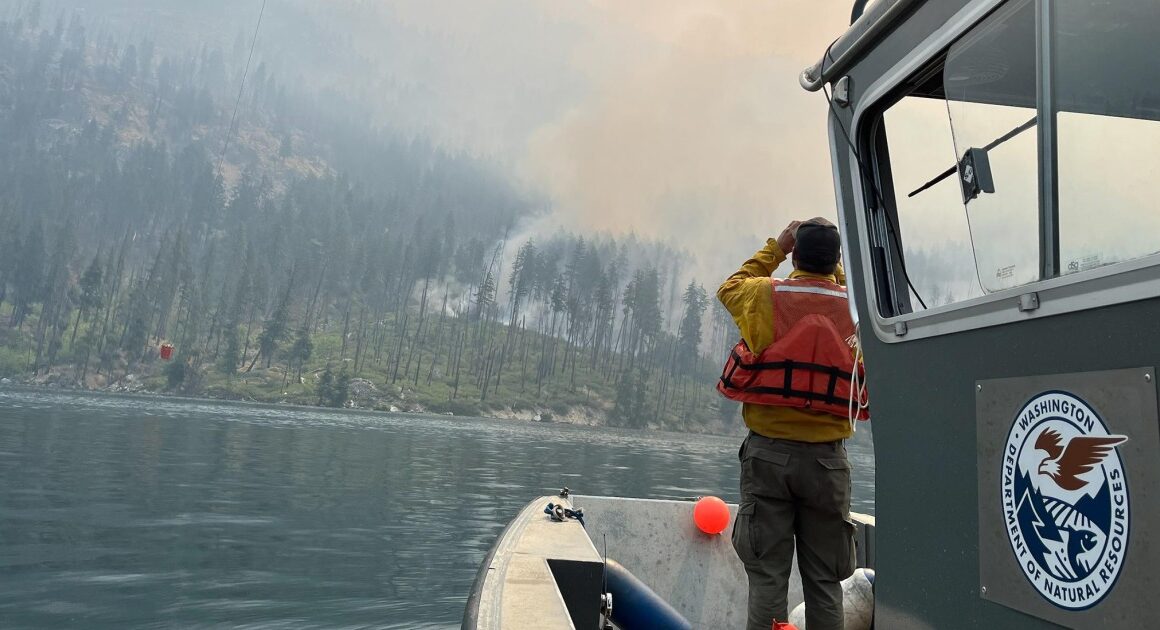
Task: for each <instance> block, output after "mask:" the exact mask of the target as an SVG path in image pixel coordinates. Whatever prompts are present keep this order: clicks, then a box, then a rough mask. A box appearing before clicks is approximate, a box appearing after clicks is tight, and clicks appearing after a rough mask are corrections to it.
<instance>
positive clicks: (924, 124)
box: [464, 0, 1160, 630]
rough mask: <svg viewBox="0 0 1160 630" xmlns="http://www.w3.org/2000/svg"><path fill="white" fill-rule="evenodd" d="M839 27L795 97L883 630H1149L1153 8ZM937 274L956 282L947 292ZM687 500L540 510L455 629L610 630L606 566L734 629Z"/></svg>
mask: <svg viewBox="0 0 1160 630" xmlns="http://www.w3.org/2000/svg"><path fill="white" fill-rule="evenodd" d="M853 17H854V20H853V22H852V24H851V26H850V28H849V29H848V30H847V31H846V32H845V33H844V34H842V35H841V36H840V37H839V38H838V39H837V40H835V41H834V42H833V43H831V44H830V45H828V46H825V47H824V51H823V53H822V55H821V59H820V60H819V61H818V62H817V63H816V64H814V65H812V66H810V67H809V68H807V69H805V70H804V71H803V72H802V73H801V77H800V83H801V86H802V87H803V88H804V89H806V90H808V91H811V92H817V93H819V98H818V106H819V107H825V108H826V110H825V111H826V115H827V118H828V144H829V148H830V154H831V157H832V170H833V182H834V191H835V197H836V202H837V209H838V219H839V226H840V228H841V232H842V236H843V255H844V263H845V268H846V271H847V283H848V288H849V292H850V296H851V298H852V299H851V300H850V302H851V308H852V309H853V310H854V315H855V321H857V322H858V337H859V341H860V345H861V349H862V352H863V355H864V358H865V365H866V371H867V379H868V387H869V391H871V392H873V394H872V398H873V407H874V420H875V422H874V424H875V426H874V450H875V460H876V466H875V516H876V517H877V518H880V519H881V521H882V522H881V525H876V524H875V523H874V521H873V519H863V522H862V527H860V528H859V541H858V544H859V556H860V564H863V565H864V566H867V567H872V568H873V569H874V571H875V579H874V582H873V624H874V627H876V628H888V629H891V630H894V629H903V630H906V629H911V628H914V629H932V628H937V629H940V630H941V629H944V628H976V627H988V628H1030V629H1038V628H1058V627H1065V628H1145V627H1152V626H1153V625H1154V624H1155V619H1154V618H1155V616H1156V606H1155V604H1154V603H1153V601H1152V600H1151V597H1152V596H1153V593H1154V591H1155V590H1156V587H1157V586H1160V580H1157V578H1156V577H1155V573H1156V567H1157V566H1160V545H1152V544H1151V541H1150V527H1151V524H1152V522H1153V521H1155V520H1157V519H1160V501H1158V499H1157V496H1156V495H1155V494H1154V493H1155V492H1156V489H1157V488H1160V467H1158V466H1157V465H1156V462H1157V461H1160V457H1158V456H1160V413H1158V410H1157V409H1158V406H1157V399H1158V393H1157V373H1156V369H1155V368H1156V366H1157V365H1158V364H1160V328H1157V326H1156V325H1155V322H1157V321H1160V254H1158V252H1160V213H1157V212H1155V210H1154V208H1153V206H1154V204H1155V201H1154V199H1155V191H1154V186H1153V183H1152V182H1153V179H1154V177H1153V175H1152V173H1154V172H1156V169H1155V166H1156V164H1155V162H1154V160H1155V159H1156V158H1155V156H1156V152H1157V149H1156V148H1155V147H1157V146H1160V142H1158V141H1160V124H1158V121H1160V80H1157V79H1160V66H1158V65H1157V64H1156V63H1155V61H1154V60H1153V59H1152V58H1151V55H1150V54H1149V51H1150V50H1151V49H1152V44H1153V42H1154V41H1155V40H1156V34H1157V31H1158V30H1160V3H1157V2H1155V0H1116V1H1115V2H1057V1H1055V0H937V1H936V0H929V1H923V0H878V1H877V2H874V3H871V4H870V5H869V6H866V3H865V2H864V1H861V0H860V1H859V2H858V3H857V4H856V5H855V8H854V16H853ZM819 47H821V46H819ZM823 97H824V101H823ZM932 252H933V253H932ZM940 256H941V257H943V258H947V259H950V260H954V261H956V263H955V264H956V265H957V267H956V268H957V269H959V270H966V271H967V273H965V275H964V276H962V277H952V276H946V277H942V278H941V279H942V280H945V282H940V275H939V274H938V273H936V271H937V266H936V265H935V264H934V263H933V262H932V261H933V260H937V258H938V257H940ZM549 503H551V504H552V506H553V507H552V509H550V510H549V512H555V511H556V510H555V508H556V507H558V506H560V505H565V506H567V507H566V508H563V510H564V511H565V514H566V513H567V512H568V511H570V512H575V511H576V508H580V507H582V508H583V517H584V521H585V524H584V525H581V524H580V522H579V521H578V520H577V519H575V518H569V517H567V516H563V517H562V518H560V519H554V518H553V514H545V513H544V509H545V508H548V504H549ZM690 506H691V504H690V503H688V502H680V501H648V500H644V499H629V498H616V497H593V496H571V497H541V498H538V499H535V500H533V501H532V502H530V503H529V504H528V505H527V506H526V507H525V508H524V509H523V511H522V512H520V514H519V516H517V517H516V518H515V519H514V520H513V521H512V523H511V524H510V525H509V526H508V528H507V529H506V530H505V531H504V533H503V534H502V535H501V536H500V537H499V540H498V541H497V544H496V547H495V548H494V549H493V550H492V552H491V554H489V556H488V557H487V559H486V560H485V561H484V563H483V565H482V566H481V569H480V574H479V579H478V580H477V581H476V584H475V588H474V590H473V592H472V594H471V598H470V600H469V605H468V608H467V611H466V613H465V618H464V627H465V628H472V629H475V628H479V629H487V630H491V629H500V628H503V629H507V628H524V627H529V628H530V627H537V628H549V627H561V628H567V627H575V628H600V627H608V623H609V622H608V621H605V620H604V619H603V617H602V615H603V613H601V612H600V611H601V610H602V606H603V607H604V610H605V611H606V612H607V608H608V603H609V602H610V601H611V604H612V610H611V612H612V615H610V617H615V616H616V611H617V608H618V607H620V606H622V605H624V604H625V602H622V601H619V600H620V599H623V598H616V597H612V598H609V597H608V593H609V591H608V590H606V586H607V584H608V583H609V582H608V580H607V576H608V572H609V570H610V569H609V567H610V566H612V562H610V561H612V560H615V561H616V562H617V563H618V565H617V568H616V570H617V571H619V570H621V568H623V569H624V570H626V571H627V572H629V573H631V574H632V575H633V576H635V577H636V578H638V582H639V584H640V585H641V586H640V588H642V589H643V590H642V591H641V593H643V594H642V595H641V596H640V597H639V598H636V599H632V602H634V603H632V604H631V605H632V606H634V607H638V608H647V609H649V610H652V609H654V608H655V609H656V610H657V611H658V612H657V613H656V614H658V615H664V614H668V611H666V610H663V606H661V604H665V605H667V606H669V607H671V608H672V609H673V610H675V611H676V612H677V613H678V614H679V615H680V616H681V617H683V618H684V620H685V621H686V622H687V623H688V624H689V626H691V627H698V628H730V627H740V626H742V625H743V623H742V621H741V620H742V618H743V611H744V610H745V605H744V599H745V596H744V591H745V589H744V584H745V578H744V574H743V572H741V571H740V566H739V563H738V562H737V561H736V558H735V557H733V556H732V555H731V554H732V550H731V549H730V547H729V543H728V538H727V535H728V533H727V532H726V534H725V536H718V537H709V536H704V535H700V534H699V533H698V532H697V531H696V530H694V529H691V528H692V525H690V521H689V513H690V510H691V507H690ZM556 516H559V514H556ZM634 597H635V596H634ZM638 600H639V601H643V602H644V603H643V604H640V603H636V602H637V601H638ZM658 600H660V601H659V602H658ZM577 610H583V611H584V612H583V614H582V615H579V614H577V613H575V612H574V611H577ZM630 612H635V611H630ZM612 623H614V624H615V619H613V620H612ZM569 624H571V625H569ZM602 624H603V625H602Z"/></svg>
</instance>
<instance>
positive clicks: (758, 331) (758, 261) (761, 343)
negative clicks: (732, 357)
mask: <svg viewBox="0 0 1160 630" xmlns="http://www.w3.org/2000/svg"><path fill="white" fill-rule="evenodd" d="M785 258H786V256H785V254H784V253H783V252H782V251H781V247H779V246H778V244H777V240H776V239H772V238H771V239H769V240H768V241H766V242H765V247H763V248H762V249H761V250H760V251H758V252H757V253H756V254H754V255H753V258H750V259H749V260H747V261H745V264H743V265H741V269H738V270H737V272H736V273H734V274H733V275H731V276H729V278H728V279H726V280H725V282H723V283H722V284H721V287H720V288H719V289H717V299H719V300H721V303H722V304H724V305H725V308H726V309H728V310H729V314H730V315H732V316H733V321H735V322H737V327H738V328H739V329H741V338H742V339H744V340H745V343H746V344H747V345H748V346H749V349H750V350H752V351H753V353H754V354H760V353H761V351H762V350H764V349H765V348H766V347H768V346H769V345H770V344H772V343H773V342H774V338H773V293H772V291H771V289H770V286H769V282H770V280H769V278H770V276H771V275H772V274H773V272H774V271H775V270H776V269H777V267H778V265H780V264H781V263H782V262H784V261H785ZM789 277H790V278H820V279H823V280H829V281H830V282H837V283H838V284H841V285H842V286H845V285H846V276H845V273H844V272H843V271H842V267H841V265H839V266H838V269H837V273H836V274H835V275H832V276H823V275H818V274H813V273H807V272H804V271H798V270H796V269H795V270H794V271H793V273H791V274H790V275H789ZM741 415H742V417H744V418H745V425H746V426H748V427H749V429H750V430H752V431H753V432H754V433H758V434H761V435H764V436H766V437H769V438H782V439H786V440H797V441H799V442H832V441H834V440H844V439H846V438H849V437H850V435H851V431H850V422H849V420H847V419H846V418H844V417H839V416H835V415H832V414H828V413H821V412H816V411H807V410H804V409H794V408H791V407H772V406H769V405H756V404H752V403H745V404H744V405H742V408H741Z"/></svg>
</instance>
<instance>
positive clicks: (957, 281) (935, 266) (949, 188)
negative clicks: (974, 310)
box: [883, 96, 982, 310]
mask: <svg viewBox="0 0 1160 630" xmlns="http://www.w3.org/2000/svg"><path fill="white" fill-rule="evenodd" d="M883 123H884V125H885V131H886V135H887V136H888V137H889V140H890V169H891V172H892V179H893V180H894V181H893V183H894V195H893V197H894V199H895V202H896V206H897V211H898V225H899V231H900V232H901V234H902V237H903V238H902V239H901V245H902V255H903V260H905V262H906V273H907V275H908V276H909V277H910V282H911V284H913V285H914V288H915V289H917V291H918V294H919V295H918V296H915V295H914V294H911V296H910V303H911V304H912V305H913V307H914V308H915V309H916V310H917V309H921V308H922V306H921V303H920V302H919V300H918V299H917V298H918V297H921V298H922V301H923V302H925V303H926V306H927V307H931V308H933V307H935V306H941V305H943V304H949V303H951V302H957V301H959V300H964V299H967V298H971V297H975V296H978V295H981V294H982V289H981V288H980V285H979V280H978V275H977V274H976V273H975V261H974V258H973V255H972V252H971V233H970V226H968V225H967V218H966V215H964V214H963V206H962V197H961V193H960V192H959V184H958V178H957V177H946V178H943V179H942V180H941V181H938V182H936V183H934V184H933V185H932V186H931V187H930V188H928V189H926V190H924V191H922V192H921V193H918V194H915V195H910V193H911V192H913V191H914V190H915V189H917V188H919V187H920V186H921V185H922V184H923V183H924V182H926V181H927V180H929V179H931V172H932V165H945V164H954V162H955V146H954V142H953V141H952V138H951V128H950V123H949V122H948V120H947V107H946V104H945V103H944V102H943V101H942V100H936V99H930V98H919V97H916V96H908V97H905V98H903V99H902V100H900V101H898V102H897V103H895V104H894V105H893V106H892V107H890V109H888V110H886V112H885V113H884V114H883Z"/></svg>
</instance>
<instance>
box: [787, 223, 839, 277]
mask: <svg viewBox="0 0 1160 630" xmlns="http://www.w3.org/2000/svg"><path fill="white" fill-rule="evenodd" d="M793 257H794V259H795V260H797V261H798V262H799V263H805V264H807V265H809V266H811V267H829V266H830V265H835V264H837V263H838V261H840V260H841V258H842V238H841V237H840V236H839V235H838V228H836V227H834V226H832V225H823V224H821V223H809V222H806V223H802V224H801V225H800V226H798V229H797V238H796V239H795V242H794V246H793Z"/></svg>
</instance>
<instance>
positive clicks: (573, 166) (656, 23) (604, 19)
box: [362, 0, 850, 284]
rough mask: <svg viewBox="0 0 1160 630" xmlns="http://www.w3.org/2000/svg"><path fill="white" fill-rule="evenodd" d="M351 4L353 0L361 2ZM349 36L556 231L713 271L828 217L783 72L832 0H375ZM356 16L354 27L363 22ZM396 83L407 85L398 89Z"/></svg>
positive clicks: (825, 35)
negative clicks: (651, 245)
mask: <svg viewBox="0 0 1160 630" xmlns="http://www.w3.org/2000/svg"><path fill="white" fill-rule="evenodd" d="M364 9H365V7H364ZM378 10H379V16H380V18H381V19H383V20H386V21H388V22H391V23H393V24H395V25H397V26H403V27H404V29H403V31H404V32H405V34H402V35H401V36H403V37H406V38H407V40H408V45H407V46H406V47H405V51H402V54H401V55H400V54H399V53H400V52H401V51H400V50H399V47H397V46H394V45H392V44H391V43H388V42H383V41H380V40H377V39H376V38H375V37H374V36H373V32H363V33H362V36H363V37H366V40H365V43H364V45H365V46H366V49H367V51H368V53H369V52H370V51H376V50H378V51H382V52H383V54H384V55H386V54H389V53H387V50H388V49H393V50H394V52H395V54H394V58H393V59H391V58H385V59H382V62H383V63H384V64H386V67H387V68H389V72H390V73H391V77H392V79H393V80H392V82H391V83H387V84H384V85H383V90H384V95H383V97H384V98H385V99H397V98H400V96H399V94H400V93H406V94H407V96H406V97H404V98H411V99H414V101H415V102H416V104H418V103H422V105H421V106H416V107H404V108H400V111H405V112H407V113H406V114H404V115H406V116H413V117H414V118H413V119H412V120H410V121H408V122H409V123H410V124H412V125H417V126H419V127H422V128H425V129H427V130H428V131H430V132H431V133H433V134H435V135H436V136H437V137H440V138H442V139H444V141H446V142H449V143H451V144H457V145H461V146H467V147H470V148H471V149H472V150H474V151H477V152H481V153H485V154H488V155H492V156H494V157H497V158H499V159H500V160H502V161H504V162H505V163H507V164H508V165H509V166H510V167H511V168H512V170H513V171H514V172H515V173H516V174H517V175H518V176H519V177H520V178H522V180H523V181H524V182H525V183H526V184H527V185H528V186H529V187H532V188H534V189H537V190H540V191H543V192H546V193H547V194H548V195H549V196H550V197H551V199H552V200H553V203H554V212H553V214H552V215H551V216H550V217H549V219H548V220H546V221H545V222H543V224H542V225H538V226H535V227H536V229H538V230H550V229H554V228H555V227H556V226H562V227H565V228H570V229H576V230H584V231H588V230H600V231H607V232H610V233H617V234H621V233H627V232H630V231H634V232H636V233H637V234H638V235H640V236H642V237H650V238H658V239H665V240H669V241H671V242H672V243H674V244H675V245H678V246H680V247H682V248H684V249H685V250H687V251H689V252H690V253H691V254H692V255H693V256H695V257H696V260H695V261H689V262H690V263H691V264H689V265H687V267H689V268H692V269H695V270H697V273H698V275H699V276H700V279H701V280H702V281H704V282H705V283H706V284H713V283H714V282H715V281H717V280H719V279H720V278H721V277H723V276H724V275H725V274H728V273H729V272H731V271H732V270H733V269H735V268H736V266H737V265H738V264H739V263H740V262H741V261H743V260H744V259H745V258H747V257H748V256H749V255H750V254H751V253H752V252H753V251H754V250H755V249H756V248H757V247H758V246H759V245H760V244H761V243H762V242H763V240H764V239H765V238H766V237H767V236H771V235H776V234H777V233H778V232H780V230H781V228H782V227H784V225H785V224H786V223H787V222H788V221H789V220H791V219H793V218H802V217H810V216H815V215H828V216H833V215H834V209H833V205H834V203H833V186H832V183H831V174H830V161H829V149H828V147H827V144H826V132H825V111H826V106H825V102H824V100H823V98H822V96H821V95H820V94H811V93H807V92H805V91H803V90H802V89H801V88H800V87H799V86H798V82H797V76H798V73H799V72H800V71H801V70H802V69H803V68H804V67H806V66H807V65H810V64H812V63H813V62H815V61H816V60H817V59H818V57H819V56H820V55H821V52H822V51H823V50H824V48H825V46H826V45H827V44H828V43H829V42H830V41H831V40H832V39H833V38H834V37H836V36H837V35H839V34H840V33H841V32H842V31H843V30H844V28H845V26H846V22H847V21H848V17H849V10H850V2H849V1H847V0H841V1H840V2H834V1H831V0H766V1H760V0H632V1H631V2H624V1H622V0H472V1H471V2H463V1H452V0H426V1H424V2H381V0H380V3H379V6H378ZM363 24H364V26H365V24H366V22H365V21H364V22H363ZM400 86H407V87H406V89H405V90H400V89H399V88H400Z"/></svg>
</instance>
